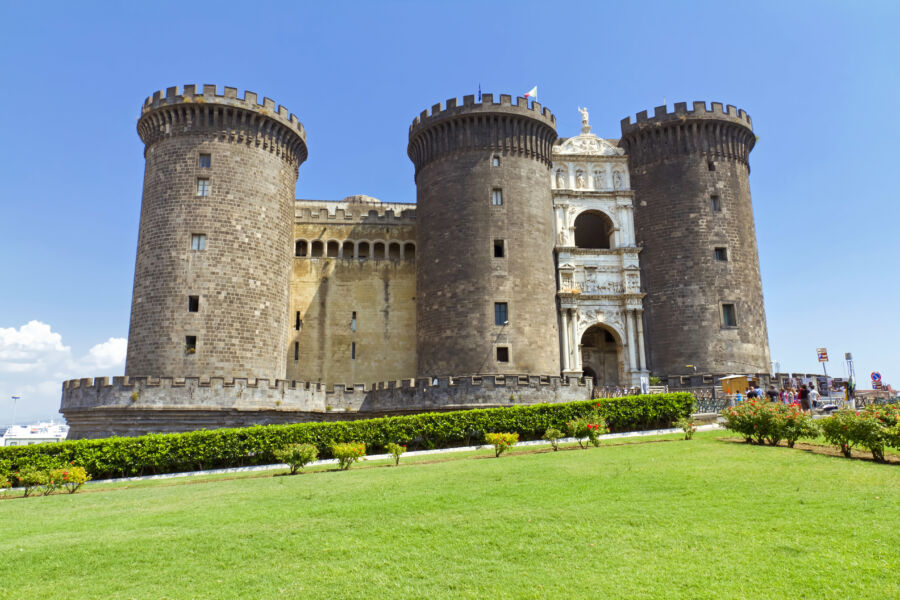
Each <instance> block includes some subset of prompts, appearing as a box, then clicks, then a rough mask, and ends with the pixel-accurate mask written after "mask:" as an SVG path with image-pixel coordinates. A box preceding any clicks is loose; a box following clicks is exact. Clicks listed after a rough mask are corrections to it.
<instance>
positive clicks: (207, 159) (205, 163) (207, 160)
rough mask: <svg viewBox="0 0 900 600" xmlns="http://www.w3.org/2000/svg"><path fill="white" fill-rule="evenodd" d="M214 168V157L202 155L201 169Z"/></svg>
mask: <svg viewBox="0 0 900 600" xmlns="http://www.w3.org/2000/svg"><path fill="white" fill-rule="evenodd" d="M211 166H212V155H210V154H201V155H200V168H201V169H208V168H210V167H211Z"/></svg>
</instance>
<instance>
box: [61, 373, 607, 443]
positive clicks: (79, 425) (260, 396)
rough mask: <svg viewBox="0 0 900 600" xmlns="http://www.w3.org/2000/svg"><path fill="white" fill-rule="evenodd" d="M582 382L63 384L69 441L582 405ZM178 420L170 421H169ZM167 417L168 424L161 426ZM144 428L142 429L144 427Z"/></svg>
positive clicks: (517, 378) (484, 378)
mask: <svg viewBox="0 0 900 600" xmlns="http://www.w3.org/2000/svg"><path fill="white" fill-rule="evenodd" d="M589 392H590V389H589V387H588V386H587V385H586V383H585V381H584V380H583V379H574V378H567V377H553V376H546V375H481V376H472V377H436V378H430V377H429V378H419V379H404V380H400V381H386V382H379V383H372V384H362V383H356V384H336V385H333V386H325V385H323V384H321V383H312V382H300V381H286V380H281V379H279V380H275V381H271V380H267V379H243V378H235V379H225V378H222V377H211V378H207V379H204V378H198V377H185V378H176V377H113V378H112V380H111V381H110V378H109V377H96V378H84V379H72V380H69V381H66V382H64V383H63V391H62V406H61V407H60V410H61V411H62V412H63V413H64V414H65V417H66V420H67V421H68V422H69V423H70V424H71V425H72V431H71V433H70V436H69V437H70V438H71V439H78V438H84V437H99V436H100V435H107V434H108V433H107V432H108V431H121V432H126V434H127V435H139V434H142V433H150V432H157V431H189V430H192V429H199V428H202V427H208V428H215V427H224V426H241V425H244V426H247V425H252V424H265V423H272V422H302V421H310V420H330V419H347V418H367V417H368V418H371V417H374V416H379V415H386V414H402V413H411V412H422V411H434V410H454V409H464V408H488V407H494V406H511V405H517V404H538V403H546V402H571V401H573V400H584V399H586V398H587V397H588V396H589ZM166 414H170V415H174V414H177V415H179V418H178V419H171V418H169V419H166V418H165V417H164V415H166ZM161 416H162V417H163V418H162V419H161ZM142 423H143V424H142Z"/></svg>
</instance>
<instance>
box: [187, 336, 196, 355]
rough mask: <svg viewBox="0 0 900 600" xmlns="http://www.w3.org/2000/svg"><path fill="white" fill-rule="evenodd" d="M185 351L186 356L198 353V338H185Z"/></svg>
mask: <svg viewBox="0 0 900 600" xmlns="http://www.w3.org/2000/svg"><path fill="white" fill-rule="evenodd" d="M184 351H185V353H186V354H194V353H195V352H197V336H196V335H186V336H185V337H184Z"/></svg>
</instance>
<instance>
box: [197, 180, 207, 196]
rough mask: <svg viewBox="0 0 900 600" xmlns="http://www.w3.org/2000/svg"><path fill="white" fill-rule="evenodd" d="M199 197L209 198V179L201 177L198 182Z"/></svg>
mask: <svg viewBox="0 0 900 600" xmlns="http://www.w3.org/2000/svg"><path fill="white" fill-rule="evenodd" d="M197 195H198V196H209V179H205V178H203V177H201V178H200V179H198V180H197Z"/></svg>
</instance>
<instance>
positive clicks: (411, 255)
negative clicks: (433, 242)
mask: <svg viewBox="0 0 900 600" xmlns="http://www.w3.org/2000/svg"><path fill="white" fill-rule="evenodd" d="M403 257H404V258H405V259H406V260H416V245H415V244H413V243H411V242H408V243H407V244H406V245H405V246H403Z"/></svg>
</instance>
